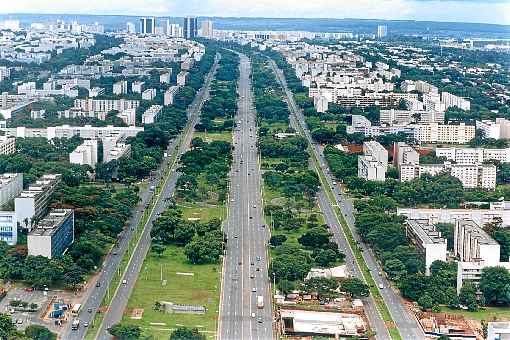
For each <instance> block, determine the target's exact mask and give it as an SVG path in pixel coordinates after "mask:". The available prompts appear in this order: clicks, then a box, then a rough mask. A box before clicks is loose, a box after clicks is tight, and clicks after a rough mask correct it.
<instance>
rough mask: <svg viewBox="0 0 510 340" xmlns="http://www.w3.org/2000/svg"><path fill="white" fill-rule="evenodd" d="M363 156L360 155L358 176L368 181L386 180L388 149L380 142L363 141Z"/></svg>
mask: <svg viewBox="0 0 510 340" xmlns="http://www.w3.org/2000/svg"><path fill="white" fill-rule="evenodd" d="M363 153H364V155H363V156H359V157H358V177H360V178H364V179H366V180H367V181H384V180H385V179H386V170H387V169H388V151H387V150H386V149H385V148H384V147H383V146H382V145H381V144H379V143H378V142H376V141H369V142H364V143H363Z"/></svg>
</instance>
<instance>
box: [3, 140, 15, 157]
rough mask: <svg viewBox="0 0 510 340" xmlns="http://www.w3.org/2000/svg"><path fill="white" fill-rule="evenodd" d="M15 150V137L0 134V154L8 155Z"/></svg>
mask: <svg viewBox="0 0 510 340" xmlns="http://www.w3.org/2000/svg"><path fill="white" fill-rule="evenodd" d="M15 152H16V138H13V137H8V136H0V155H10V154H13V153H15Z"/></svg>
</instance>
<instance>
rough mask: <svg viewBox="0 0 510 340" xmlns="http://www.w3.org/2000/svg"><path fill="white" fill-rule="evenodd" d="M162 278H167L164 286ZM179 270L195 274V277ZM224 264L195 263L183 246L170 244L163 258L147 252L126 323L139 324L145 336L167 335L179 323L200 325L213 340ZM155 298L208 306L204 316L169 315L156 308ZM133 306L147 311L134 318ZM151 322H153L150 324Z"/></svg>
mask: <svg viewBox="0 0 510 340" xmlns="http://www.w3.org/2000/svg"><path fill="white" fill-rule="evenodd" d="M161 273H162V274H163V280H167V283H166V285H165V286H163V285H162V281H161V280H160V279H161ZM177 273H193V274H194V275H193V276H184V275H178V274H177ZM220 277H221V265H220V264H215V265H192V264H189V263H188V261H187V259H186V256H185V255H184V248H182V247H177V246H169V247H167V249H166V251H165V252H164V254H163V256H162V257H161V258H158V257H157V256H156V255H154V254H148V255H147V257H146V259H145V261H144V264H143V267H142V270H141V272H140V276H139V277H138V280H137V282H136V285H135V289H134V290H133V294H132V295H131V297H130V299H129V303H128V308H127V315H126V314H125V315H124V317H123V320H122V321H123V322H127V323H130V324H135V325H139V326H140V327H141V328H142V329H143V331H144V334H146V335H152V336H154V337H155V338H156V339H163V338H168V336H169V334H170V333H171V330H172V329H175V328H176V327H178V326H179V325H184V326H188V327H198V328H199V329H200V330H201V331H203V332H205V333H206V334H207V335H209V338H211V339H213V338H215V336H216V328H217V318H218V306H219V299H220ZM156 301H168V302H173V303H179V304H191V305H202V306H206V308H207V312H206V313H205V314H204V315H194V314H168V313H164V312H159V311H155V310H154V309H153V307H154V303H155V302H156ZM133 308H142V309H143V310H144V312H143V316H142V319H141V320H133V319H131V317H130V312H131V311H132V309H133ZM151 323H152V324H151Z"/></svg>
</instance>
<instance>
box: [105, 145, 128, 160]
mask: <svg viewBox="0 0 510 340" xmlns="http://www.w3.org/2000/svg"><path fill="white" fill-rule="evenodd" d="M107 143H108V141H105V139H103V162H105V163H107V162H110V161H113V160H116V159H119V158H121V157H129V156H130V154H131V145H130V144H125V143H119V142H118V141H117V139H115V142H114V143H111V142H110V143H108V146H107V147H105V145H106V144H107Z"/></svg>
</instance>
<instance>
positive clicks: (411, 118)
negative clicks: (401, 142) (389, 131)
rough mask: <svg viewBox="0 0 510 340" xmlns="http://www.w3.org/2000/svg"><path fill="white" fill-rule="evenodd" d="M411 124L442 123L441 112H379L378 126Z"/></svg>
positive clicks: (442, 113) (442, 115)
mask: <svg viewBox="0 0 510 340" xmlns="http://www.w3.org/2000/svg"><path fill="white" fill-rule="evenodd" d="M413 122H418V123H422V124H429V123H439V124H443V123H444V112H443V111H422V110H396V109H389V110H381V111H380V116H379V124H380V125H389V126H393V125H407V124H411V123H413Z"/></svg>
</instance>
